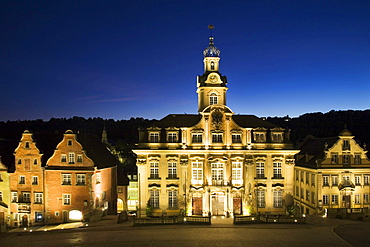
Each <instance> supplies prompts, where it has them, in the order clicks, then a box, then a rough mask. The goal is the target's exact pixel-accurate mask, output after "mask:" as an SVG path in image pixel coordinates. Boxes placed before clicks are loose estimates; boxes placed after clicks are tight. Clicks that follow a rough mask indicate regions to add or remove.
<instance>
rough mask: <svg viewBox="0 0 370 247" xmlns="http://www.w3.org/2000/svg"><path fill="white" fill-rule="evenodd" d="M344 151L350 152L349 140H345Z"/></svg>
mask: <svg viewBox="0 0 370 247" xmlns="http://www.w3.org/2000/svg"><path fill="white" fill-rule="evenodd" d="M343 149H344V150H348V149H349V140H343Z"/></svg>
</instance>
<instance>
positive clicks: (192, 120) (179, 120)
mask: <svg viewBox="0 0 370 247" xmlns="http://www.w3.org/2000/svg"><path fill="white" fill-rule="evenodd" d="M232 118H233V120H234V121H235V123H236V124H238V125H239V126H240V127H243V128H257V127H264V128H274V127H277V125H275V124H272V123H270V122H268V121H266V120H263V119H261V118H258V117H256V116H254V115H233V116H232ZM201 119H202V115H200V114H169V115H167V116H165V117H164V118H162V119H161V120H159V121H158V122H157V123H156V126H158V127H161V128H167V127H178V128H180V127H191V126H194V125H196V124H197V123H198V122H199V121H200V120H201Z"/></svg>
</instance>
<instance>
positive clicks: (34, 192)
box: [9, 130, 45, 227]
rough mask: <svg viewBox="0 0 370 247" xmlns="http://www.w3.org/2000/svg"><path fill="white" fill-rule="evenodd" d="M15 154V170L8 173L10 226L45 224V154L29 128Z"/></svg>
mask: <svg viewBox="0 0 370 247" xmlns="http://www.w3.org/2000/svg"><path fill="white" fill-rule="evenodd" d="M14 156H15V171H14V173H10V174H9V175H10V193H11V195H10V201H11V203H10V211H11V213H12V216H11V226H12V227H17V226H21V227H28V226H29V225H30V224H32V225H37V224H43V223H44V211H45V210H44V209H45V200H44V197H45V193H44V173H43V168H42V166H41V157H42V154H41V152H40V150H39V149H38V147H37V146H36V142H35V141H34V139H33V136H32V134H31V133H30V132H29V131H27V130H26V131H24V133H23V134H22V138H21V140H20V142H19V144H18V147H17V148H16V149H15V151H14Z"/></svg>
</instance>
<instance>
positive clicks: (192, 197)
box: [134, 37, 298, 217]
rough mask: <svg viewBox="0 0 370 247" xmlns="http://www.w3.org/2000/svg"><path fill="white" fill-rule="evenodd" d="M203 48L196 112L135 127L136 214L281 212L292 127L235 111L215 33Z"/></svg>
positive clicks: (289, 177) (290, 178)
mask: <svg viewBox="0 0 370 247" xmlns="http://www.w3.org/2000/svg"><path fill="white" fill-rule="evenodd" d="M203 54H204V60H203V63H204V73H203V75H201V76H198V77H197V94H198V114H170V115H168V116H166V117H164V118H163V119H161V120H159V121H158V122H157V124H156V125H155V126H152V127H150V128H147V129H141V130H140V133H139V144H138V148H137V149H135V150H134V152H135V154H136V155H137V167H138V183H139V204H138V208H139V216H141V217H143V216H145V215H157V216H158V215H176V214H180V213H186V214H187V215H225V216H228V215H230V214H243V215H246V214H251V213H257V212H261V213H284V212H285V207H286V205H284V202H285V201H291V202H293V192H294V165H295V159H294V155H295V154H297V153H298V150H295V149H293V146H292V144H291V143H290V135H289V130H287V129H283V128H280V127H279V126H276V125H274V124H272V123H269V122H267V121H266V120H264V119H261V118H258V117H256V116H253V115H238V114H235V113H234V112H233V111H232V110H231V109H230V108H229V107H228V106H227V105H226V100H227V89H228V88H227V78H226V76H224V75H222V74H221V73H220V70H219V64H220V63H219V62H220V56H219V55H220V50H219V49H218V48H216V47H215V46H214V42H213V37H210V43H209V46H208V47H207V48H206V49H205V50H204V52H203ZM286 197H289V198H291V200H284V199H285V198H286Z"/></svg>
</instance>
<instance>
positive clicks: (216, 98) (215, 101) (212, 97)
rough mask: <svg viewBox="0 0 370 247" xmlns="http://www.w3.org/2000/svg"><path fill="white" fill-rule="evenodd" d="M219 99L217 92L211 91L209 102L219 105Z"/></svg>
mask: <svg viewBox="0 0 370 247" xmlns="http://www.w3.org/2000/svg"><path fill="white" fill-rule="evenodd" d="M217 101H218V97H217V94H215V93H211V95H210V96H209V104H210V105H217Z"/></svg>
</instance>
